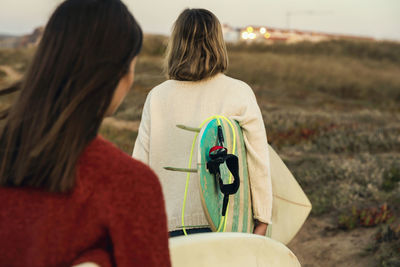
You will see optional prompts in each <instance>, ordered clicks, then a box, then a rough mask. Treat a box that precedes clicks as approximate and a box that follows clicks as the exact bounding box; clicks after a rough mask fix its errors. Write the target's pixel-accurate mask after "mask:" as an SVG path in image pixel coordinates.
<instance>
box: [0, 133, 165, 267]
mask: <svg viewBox="0 0 400 267" xmlns="http://www.w3.org/2000/svg"><path fill="white" fill-rule="evenodd" d="M77 173H78V175H77V179H76V186H75V187H74V189H73V191H72V192H71V193H68V194H58V193H49V192H46V191H43V190H38V189H29V188H1V187H0V240H2V242H0V263H1V265H2V266H70V265H71V264H77V263H80V262H84V261H93V262H96V263H98V264H100V265H101V266H111V265H114V264H117V265H118V266H163V265H165V264H166V263H167V262H169V258H168V257H169V255H168V242H167V236H166V225H165V219H164V218H165V212H164V203H163V201H162V198H160V195H161V188H160V185H159V182H158V179H157V177H156V176H155V175H154V173H153V172H152V171H150V170H149V168H148V167H146V166H145V165H143V164H141V163H140V162H138V161H135V160H133V159H132V158H131V157H129V156H128V155H126V154H124V153H123V152H121V151H119V150H118V149H117V148H115V147H114V146H113V145H112V144H111V143H109V142H108V141H106V140H104V139H102V138H100V137H97V138H96V139H94V140H93V141H91V143H90V144H89V145H88V146H87V148H86V149H85V150H84V152H83V153H82V155H81V156H80V158H79V162H78V168H77ZM10 207H12V208H10ZM150 225H151V226H150ZM155 237H157V240H155ZM150 251H151V253H150Z"/></svg>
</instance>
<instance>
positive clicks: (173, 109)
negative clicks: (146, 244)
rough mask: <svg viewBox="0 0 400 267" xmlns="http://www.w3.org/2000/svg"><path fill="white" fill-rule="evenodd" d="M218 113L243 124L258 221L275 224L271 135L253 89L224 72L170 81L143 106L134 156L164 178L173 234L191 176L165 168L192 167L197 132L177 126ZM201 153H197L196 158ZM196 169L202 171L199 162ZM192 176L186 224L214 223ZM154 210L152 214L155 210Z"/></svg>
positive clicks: (148, 97) (165, 195)
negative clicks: (266, 128) (272, 219)
mask: <svg viewBox="0 0 400 267" xmlns="http://www.w3.org/2000/svg"><path fill="white" fill-rule="evenodd" d="M212 115H224V116H226V117H229V118H231V119H234V120H236V121H238V122H239V124H240V126H241V127H242V129H243V135H244V140H245V145H246V149H247V164H248V169H249V178H250V184H251V195H252V202H253V214H254V218H255V219H257V220H259V221H261V222H266V223H269V224H270V223H271V211H272V185H271V175H270V167H269V154H268V146H267V136H266V133H265V127H264V122H263V119H262V115H261V112H260V109H259V107H258V104H257V101H256V98H255V96H254V93H253V91H252V89H251V88H250V87H249V86H248V85H247V84H246V83H244V82H242V81H239V80H236V79H233V78H230V77H228V76H226V75H224V74H222V73H221V74H217V75H216V76H214V77H211V78H208V79H205V80H202V81H197V82H189V81H176V80H168V81H165V82H163V83H162V84H160V85H158V86H156V87H155V88H153V89H152V90H151V91H150V93H149V94H148V96H147V99H146V102H145V104H144V108H143V114H142V120H141V123H140V127H139V133H138V137H137V139H136V143H135V147H134V150H133V157H134V158H136V159H139V160H141V161H142V162H144V163H146V164H148V165H149V166H150V167H151V168H152V169H153V170H154V171H155V172H156V174H157V175H158V177H159V179H160V181H161V185H162V189H163V193H164V197H165V202H166V209H167V216H168V229H169V231H174V230H179V229H181V228H180V226H181V225H182V224H181V211H182V203H183V197H184V192H185V183H186V173H180V172H172V171H167V170H164V169H163V167H165V166H173V167H182V168H186V167H187V164H188V160H189V154H190V149H191V144H192V141H193V137H194V133H191V132H188V131H184V130H181V129H178V128H177V127H175V125H177V124H183V125H187V126H192V127H198V126H199V125H200V124H201V123H202V122H203V121H204V120H205V119H206V118H208V117H210V116H212ZM194 155H197V152H196V151H195V154H194ZM192 168H196V160H195V159H194V160H193V165H192ZM197 179H198V175H197V174H192V175H191V180H190V182H189V191H188V198H187V202H186V210H185V225H186V226H187V228H190V225H196V226H198V225H205V226H206V225H208V222H207V220H206V217H205V215H204V212H203V209H202V206H201V202H200V195H199V188H198V183H197ZM149 212H151V211H149Z"/></svg>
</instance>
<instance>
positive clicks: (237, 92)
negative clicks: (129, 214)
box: [215, 74, 255, 104]
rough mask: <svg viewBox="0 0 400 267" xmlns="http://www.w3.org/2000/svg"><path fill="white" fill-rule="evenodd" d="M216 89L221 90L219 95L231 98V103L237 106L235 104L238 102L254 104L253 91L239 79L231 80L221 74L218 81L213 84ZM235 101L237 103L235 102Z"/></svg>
mask: <svg viewBox="0 0 400 267" xmlns="http://www.w3.org/2000/svg"><path fill="white" fill-rule="evenodd" d="M215 87H216V89H218V90H221V89H222V88H223V90H221V94H223V95H224V97H229V96H230V97H231V101H233V103H235V104H237V103H236V102H237V101H239V102H240V103H245V102H248V101H250V102H252V103H253V102H254V101H255V94H254V91H253V89H252V88H251V87H250V86H249V85H248V84H247V83H246V82H244V81H241V80H239V79H235V78H232V77H230V76H227V75H225V74H221V75H219V76H218V81H217V83H216V84H215ZM235 99H236V100H237V101H235Z"/></svg>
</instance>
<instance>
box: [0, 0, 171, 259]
mask: <svg viewBox="0 0 400 267" xmlns="http://www.w3.org/2000/svg"><path fill="white" fill-rule="evenodd" d="M142 37H143V34H142V30H141V28H140V26H139V24H138V23H137V22H136V20H135V18H134V17H133V16H132V14H131V13H130V12H129V10H128V9H127V7H126V6H125V5H124V4H123V3H122V2H121V1H120V0H66V1H64V2H63V3H61V4H60V6H59V7H58V8H57V9H56V10H55V12H54V13H53V14H52V16H51V18H50V20H49V22H48V23H47V26H46V28H45V31H44V35H43V38H42V40H41V42H40V44H39V47H38V48H37V51H36V54H35V57H34V59H33V61H32V64H31V66H30V68H29V70H28V71H27V73H26V74H25V77H24V80H23V81H22V83H20V84H19V85H18V86H16V87H14V88H9V89H6V90H3V91H0V95H2V94H3V95H4V94H6V93H9V92H12V91H14V90H18V91H20V94H19V96H18V98H17V99H16V101H15V102H14V103H13V105H12V106H11V108H10V109H9V110H8V111H5V112H3V118H4V121H2V123H1V129H0V266H9V267H12V266H32V267H36V266H72V265H75V264H80V263H83V262H92V263H96V264H98V265H100V266H103V267H106V266H129V267H131V266H166V267H168V266H170V265H171V264H170V259H169V250H168V232H167V220H166V214H165V208H164V202H163V196H162V190H161V186H160V183H159V181H158V179H157V177H156V176H155V174H154V173H153V172H152V171H151V170H150V169H149V167H148V166H145V165H144V164H143V163H141V162H139V161H137V160H134V159H132V158H131V157H130V156H129V155H126V154H125V153H123V152H122V151H120V150H119V149H117V148H116V147H115V146H114V145H112V144H111V143H110V142H108V141H106V140H105V139H103V138H102V137H100V136H98V131H99V127H100V124H101V122H102V120H103V118H104V117H105V116H110V115H112V114H113V113H114V111H115V110H116V109H117V107H118V106H119V104H120V103H121V101H122V99H123V98H124V97H125V95H126V94H127V92H128V91H129V89H130V87H131V85H132V82H133V78H134V69H135V63H136V57H137V55H138V54H139V52H140V49H141V46H142Z"/></svg>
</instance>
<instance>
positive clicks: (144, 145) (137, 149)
mask: <svg viewBox="0 0 400 267" xmlns="http://www.w3.org/2000/svg"><path fill="white" fill-rule="evenodd" d="M150 99H151V92H150V93H149V94H148V95H147V98H146V101H145V103H144V106H143V112H142V118H141V121H140V125H139V131H138V136H137V138H136V142H135V145H134V147H133V153H132V157H134V158H135V159H137V160H140V161H141V162H143V163H145V164H149V151H150V101H151V100H150Z"/></svg>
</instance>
